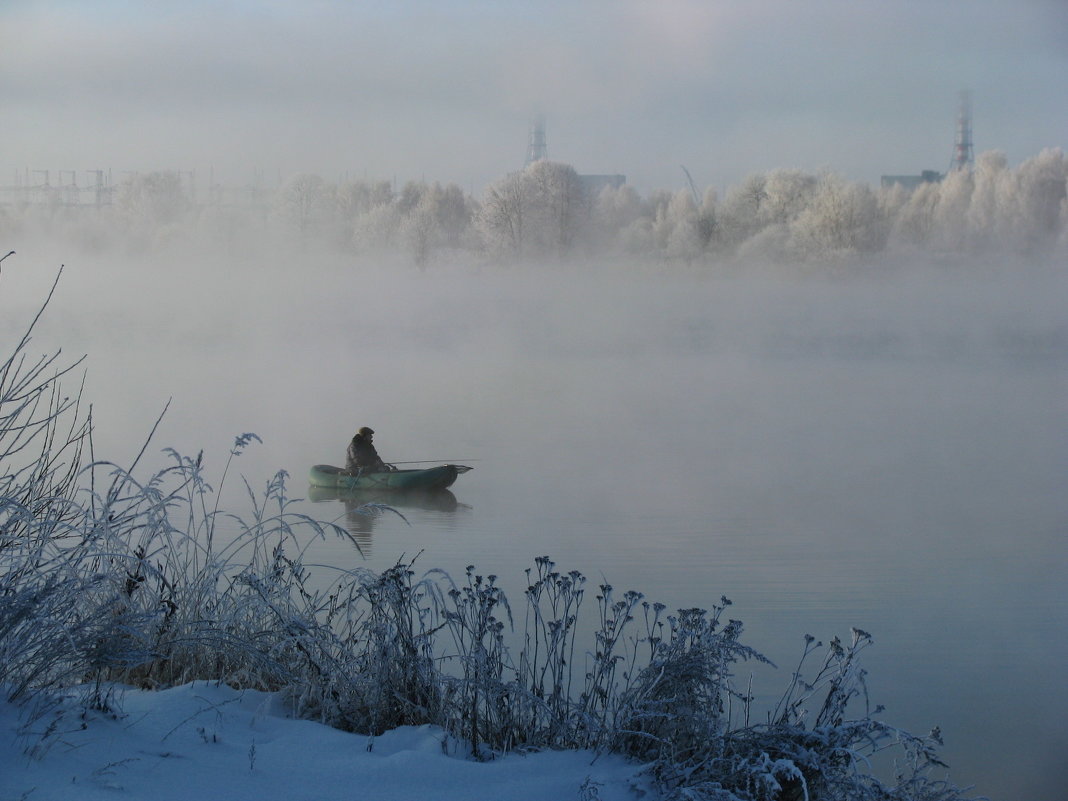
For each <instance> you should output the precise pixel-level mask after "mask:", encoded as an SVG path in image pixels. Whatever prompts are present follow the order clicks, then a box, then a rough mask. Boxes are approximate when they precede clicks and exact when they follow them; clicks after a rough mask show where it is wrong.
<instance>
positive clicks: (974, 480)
mask: <svg viewBox="0 0 1068 801" xmlns="http://www.w3.org/2000/svg"><path fill="white" fill-rule="evenodd" d="M44 267H45V265H42V268H41V270H39V271H38V272H39V273H41V274H44V273H47V272H48V270H46V269H44ZM49 269H50V268H49ZM120 269H121V270H122V271H124V272H123V273H122V276H121V280H119V278H118V277H117V276H116V275H111V274H109V271H118V270H120ZM262 270H263V268H262V265H256V264H251V263H250V264H244V265H240V264H239V265H233V264H222V265H219V264H216V265H207V266H203V265H202V266H200V267H196V268H194V267H190V266H189V265H178V264H167V265H159V264H153V265H142V266H139V267H138V268H137V269H136V270H134V269H131V267H129V266H125V265H123V266H121V267H116V266H114V265H109V264H107V263H100V264H91V265H89V264H87V265H84V266H82V267H80V268H79V267H78V266H77V265H75V266H73V267H68V273H69V274H68V275H67V276H65V278H64V282H67V283H69V285H70V286H69V287H68V286H67V285H66V283H64V284H61V290H60V292H59V296H58V297H57V299H56V301H55V302H54V307H53V308H52V309H51V310H50V314H51V321H50V322H49V321H47V320H46V328H45V333H44V334H43V336H44V338H45V340H48V339H50V338H52V337H55V338H56V339H57V340H62V342H63V344H64V346H65V348H66V349H67V351H68V352H69V351H71V350H78V351H84V352H86V353H88V354H89V356H90V359H89V366H88V370H89V380H88V382H87V383H88V388H87V393H88V394H89V395H90V397H91V399H92V400H93V401H94V404H95V410H94V414H95V416H96V419H97V438H96V439H97V441H96V448H97V452H98V455H100V453H101V451H105V452H108V453H109V457H110V458H113V459H115V460H116V461H118V462H120V463H122V462H123V461H124V460H125V461H129V459H130V458H132V457H133V456H134V455H135V454H136V453H137V451H138V450H139V449H140V444H141V439H139V438H141V437H143V434H144V433H147V431H148V429H149V428H150V427H151V424H152V423H153V422H154V421H155V417H156V416H157V415H158V413H159V412H160V410H161V409H162V407H163V404H164V403H165V402H166V401H167V399H168V398H172V397H173V402H172V406H171V409H170V410H169V411H168V413H167V415H166V416H165V417H164V421H163V423H162V424H161V425H160V429H159V432H158V433H157V435H156V438H155V439H154V440H153V442H154V443H155V444H156V445H158V446H159V448H162V447H164V446H173V447H175V448H177V449H179V450H180V451H182V452H185V453H189V454H195V453H196V451H197V450H199V449H200V448H204V449H205V451H206V455H207V457H208V459H209V460H210V461H209V464H210V463H214V464H216V465H217V466H218V469H220V470H221V466H222V463H223V462H224V461H225V459H226V456H227V450H228V448H229V445H230V442H231V441H232V439H233V437H234V435H236V434H238V433H241V432H244V431H253V432H256V433H257V434H258V435H259V436H260V437H262V438H263V440H264V442H263V444H262V445H253V446H251V447H250V448H249V449H248V450H247V451H246V453H245V454H244V455H242V456H241V457H240V459H239V460H238V463H237V468H238V469H239V470H240V472H241V473H242V474H244V475H245V476H246V477H247V478H248V479H249V481H250V483H252V485H253V486H254V487H255V486H261V485H262V484H263V483H264V482H265V481H266V479H267V478H268V477H269V476H270V475H272V474H273V472H274V471H275V470H276V469H286V470H287V471H289V473H290V474H291V479H290V486H291V491H292V493H293V494H294V495H296V496H307V494H308V493H307V486H306V473H307V468H308V466H310V465H311V464H313V463H317V462H329V463H335V464H339V463H341V461H342V460H343V458H344V450H345V445H346V443H347V441H348V438H349V437H351V435H352V433H353V432H354V431H355V429H356V428H357V427H359V426H361V425H370V426H372V427H373V428H374V429H375V430H376V432H377V435H376V443H377V445H378V448H379V451H380V452H381V454H382V455H383V457H384V458H385V459H387V460H389V461H397V462H401V461H409V460H424V459H425V460H441V461H455V462H460V463H465V464H470V465H471V466H472V467H474V468H475V469H474V470H473V471H472V472H470V473H467V474H466V475H463V476H461V477H460V479H459V480H458V481H457V483H456V485H455V486H454V487H453V490H452V496H453V498H454V500H455V503H454V504H453V503H448V504H445V505H424V506H418V505H416V506H399V507H398V508H399V509H400V511H402V512H403V514H404V515H405V517H406V518H407V522H405V521H404V520H402V519H400V518H399V517H397V516H393V515H384V516H381V517H377V518H367V517H364V516H359V515H356V516H353V515H349V514H347V511H348V510H347V509H346V506H345V504H344V503H343V502H342V501H340V500H337V499H329V498H328V499H325V500H318V501H312V500H307V501H305V502H303V503H302V504H301V507H300V508H301V509H302V510H304V511H309V512H310V513H311V514H313V515H315V516H317V517H319V518H322V519H327V520H338V521H339V522H341V523H343V524H345V525H348V526H349V527H350V528H351V530H352V532H353V533H354V535H355V536H356V537H357V539H358V540H359V541H360V542H361V544H362V547H363V551H364V554H363V557H361V556H360V555H359V554H358V553H357V552H356V551H355V550H354V549H353V548H352V546H351V544H346V543H344V542H342V541H333V542H328V543H324V544H322V545H319V546H316V548H315V549H314V550H313V555H314V558H315V559H318V560H320V561H323V562H326V563H330V564H334V565H339V566H350V565H357V564H363V565H365V566H368V567H372V568H375V569H380V568H384V567H388V566H389V565H391V564H393V563H394V562H396V561H397V560H398V559H400V558H403V557H404V556H408V557H411V556H413V555H415V554H420V555H419V558H418V561H417V563H416V564H417V566H421V567H422V568H424V569H428V570H429V569H431V568H443V569H445V570H447V571H449V572H450V573H452V574H453V575H454V576H455V577H457V578H459V577H461V576H462V575H463V569H464V567H465V566H466V565H468V564H474V565H476V566H477V567H478V569H479V571H480V572H483V573H494V574H496V575H498V576H499V577H500V583H501V584H502V585H503V586H504V587H505V588H506V590H508V591H509V592H510V594H511V595H512V597H513V599H514V602H515V603H516V604H519V603H520V602H521V600H522V597H521V593H522V589H523V587H524V586H525V576H524V573H523V571H524V569H525V568H527V567H531V566H533V559H534V558H535V557H537V556H539V555H549V556H551V557H552V558H553V559H554V560H555V561H556V563H557V564H558V566H559V567H560V568H562V569H563V570H572V569H574V570H578V571H580V572H582V573H583V574H585V575H586V576H587V577H588V579H589V581H590V584H591V585H592V586H596V584H598V583H600V582H602V581H605V580H606V581H608V582H610V583H611V584H612V585H613V586H614V587H616V588H617V590H619V591H622V590H627V589H635V590H639V591H641V592H642V593H644V594H645V595H646V597H647V598H648V599H649V600H651V601H661V602H664V603H666V604H668V606H669V607H672V608H677V607H689V606H703V607H709V606H710V605H712V604H714V603H716V602H718V599H719V598H720V597H721V596H722V595H726V596H727V597H728V598H730V599H731V600H732V601H733V606H732V608H731V610H730V616H731V617H735V618H739V619H741V620H742V621H743V622H744V624H745V631H746V635H745V637H744V640H745V641H746V642H747V643H748V644H749V645H751V646H753V647H755V648H756V649H757V650H759V651H761V652H762V653H764V654H765V655H766V656H768V657H769V658H770V659H771V660H772V661H774V662H775V663H776V664H777V665H778V666H779V668H778V669H777V670H772V669H770V668H767V667H762V666H753V667H752V669H753V670H754V672H755V674H756V682H757V686H758V687H759V688H762V694H763V696H764V697H765V698H766V699H770V695H771V693H772V692H778V691H780V690H781V689H782V688H784V687H785V685H786V682H787V680H788V678H789V674H790V671H791V670H792V669H793V666H794V664H795V662H796V660H797V658H798V657H799V655H800V653H801V647H802V638H803V636H804V635H805V634H806V633H810V634H812V635H814V636H816V637H817V638H820V639H822V640H824V641H827V640H828V639H830V638H831V637H833V636H834V635H840V636H842V637H843V639H846V638H848V636H849V631H850V627H852V626H857V627H859V628H862V629H865V630H866V631H868V632H870V633H871V634H872V635H873V637H874V639H875V645H874V646H873V647H872V648H870V649H869V650H868V651H866V652H865V665H866V667H867V668H868V671H869V679H868V686H869V691H870V694H871V698H872V702H873V703H879V704H883V705H885V707H886V712H885V715H884V719H886V720H888V721H889V722H891V723H893V724H896V725H899V726H901V727H902V728H905V729H907V730H910V731H913V732H915V733H925V732H926V731H927V730H928V729H930V728H931V727H933V726H936V725H937V726H940V727H941V729H942V732H943V734H944V737H945V741H946V747H945V750H944V754H943V755H944V757H945V759H946V760H947V761H948V762H949V764H950V766H951V772H950V778H951V779H953V780H954V781H956V782H958V783H960V784H964V785H969V784H971V785H974V786H975V791H976V792H977V793H982V794H986V795H988V796H990V797H991V798H993V799H995V801H1008V800H1009V799H1028V801H1041V800H1042V799H1048V801H1054V799H1060V798H1062V797H1063V793H1064V788H1065V787H1066V786H1068V763H1066V762H1065V759H1064V756H1065V754H1066V753H1068V750H1066V748H1068V724H1066V723H1065V721H1068V682H1066V681H1065V674H1066V668H1068V641H1066V638H1065V636H1064V634H1065V632H1066V631H1068V592H1066V590H1065V589H1064V585H1065V582H1064V578H1065V575H1066V567H1068V544H1066V533H1068V501H1066V499H1065V498H1066V494H1065V489H1066V481H1065V479H1066V477H1068V469H1066V468H1068V440H1066V431H1068V426H1066V422H1068V420H1066V416H1068V415H1066V410H1068V405H1066V400H1065V399H1066V398H1068V380H1066V376H1068V318H1066V315H1065V312H1064V308H1065V306H1064V299H1065V298H1066V297H1068V292H1066V289H1068V280H1066V277H1065V274H1064V273H1063V271H1062V272H1061V273H1060V274H1051V273H1050V272H1043V271H1032V270H1028V269H1024V268H1022V267H1021V268H1018V269H1013V268H1008V267H1004V268H1003V269H1002V270H1001V271H1000V273H999V272H998V271H985V270H980V269H974V270H973V269H972V268H971V266H970V265H964V266H960V265H958V266H955V267H946V266H941V267H936V266H933V265H928V266H925V267H922V268H915V267H912V268H904V267H895V268H890V267H884V268H881V269H879V270H874V271H873V272H872V274H870V275H866V276H862V277H858V276H852V277H849V278H846V277H837V278H828V277H825V276H824V277H814V276H809V277H806V278H802V279H797V278H785V277H781V276H774V275H770V274H768V273H767V272H765V273H764V274H762V275H760V276H759V277H753V276H732V277H720V278H716V279H707V278H704V279H699V278H694V277H681V276H671V275H670V274H669V272H668V271H666V270H665V271H662V272H646V273H644V274H641V275H638V274H629V273H624V272H622V271H618V270H611V269H607V268H597V269H594V268H591V269H590V271H589V273H586V272H584V271H583V270H581V269H579V268H574V269H563V268H560V267H555V268H545V269H539V270H534V269H526V270H517V269H512V270H506V269H504V268H496V267H494V268H490V267H484V268H471V267H464V268H458V269H452V270H449V271H444V270H442V271H434V270H431V271H428V272H427V273H417V272H414V271H413V270H411V269H410V268H406V267H404V268H396V269H392V270H386V269H381V270H370V269H356V268H353V267H349V266H346V265H331V266H329V267H319V266H314V265H309V264H299V263H287V264H285V265H283V266H281V267H280V268H278V269H277V270H270V271H268V272H262ZM127 271H128V272H127ZM131 275H132V277H131ZM101 276H103V277H104V278H105V279H106V280H115V281H116V282H117V283H116V285H121V286H123V287H125V289H124V290H123V291H124V292H125V291H126V289H128V290H130V292H129V294H128V295H126V296H123V295H119V294H117V293H112V294H109V293H106V292H103V293H93V292H92V289H91V288H92V287H97V286H99V285H100V284H99V281H100V279H101ZM6 277H7V270H6V265H5V278H6ZM40 280H41V281H42V282H43V281H44V278H41V279H40ZM27 287H29V289H33V288H34V287H35V285H34V284H33V283H32V282H30V281H28V279H27ZM139 291H140V292H141V294H138V292H139ZM146 293H147V294H146ZM87 297H90V298H92V300H90V301H87V300H86V298H87ZM136 298H141V300H136ZM144 298H149V300H147V301H146V300H144ZM72 338H73V341H72ZM157 450H158V449H156V448H153V449H151V453H152V454H155V453H156V451H157ZM149 458H150V459H151V458H152V457H151V456H150V457H149ZM160 459H162V457H160ZM591 594H592V593H591ZM587 605H588V609H587V611H588V612H591V613H592V612H593V603H592V598H589V599H588V601H587ZM749 669H750V668H749V666H745V665H743V666H741V668H740V672H742V673H746V672H748V670H749Z"/></svg>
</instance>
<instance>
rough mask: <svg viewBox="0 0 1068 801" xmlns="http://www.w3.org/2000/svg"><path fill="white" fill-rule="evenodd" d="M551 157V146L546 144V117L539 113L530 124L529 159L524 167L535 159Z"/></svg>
mask: <svg viewBox="0 0 1068 801" xmlns="http://www.w3.org/2000/svg"><path fill="white" fill-rule="evenodd" d="M547 158H549V148H548V147H546V145H545V117H544V116H542V115H541V114H539V115H538V116H536V117H535V118H534V122H533V123H532V124H531V126H530V144H529V145H528V146H527V160H526V161H525V162H524V163H523V166H524V167H529V166H530V165H531V164H533V163H534V162H535V161H541V160H542V159H547Z"/></svg>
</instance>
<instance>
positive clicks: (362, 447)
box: [345, 426, 393, 474]
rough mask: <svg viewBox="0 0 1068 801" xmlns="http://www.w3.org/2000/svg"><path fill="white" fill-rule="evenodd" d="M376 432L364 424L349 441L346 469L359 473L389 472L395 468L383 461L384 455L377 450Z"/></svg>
mask: <svg viewBox="0 0 1068 801" xmlns="http://www.w3.org/2000/svg"><path fill="white" fill-rule="evenodd" d="M374 435H375V432H374V431H372V430H371V429H370V428H368V427H367V426H364V427H363V428H361V429H360V430H359V431H357V432H356V436H354V437H353V438H352V442H350V443H349V448H348V453H347V458H346V459H345V469H346V470H347V471H348V472H350V473H353V474H357V473H361V472H362V473H388V472H390V471H392V470H393V468H392V467H390V466H389V465H388V464H386V463H385V462H383V461H382V457H381V456H379V455H378V451H377V450H375V446H374V442H373V441H372V440H373V439H374Z"/></svg>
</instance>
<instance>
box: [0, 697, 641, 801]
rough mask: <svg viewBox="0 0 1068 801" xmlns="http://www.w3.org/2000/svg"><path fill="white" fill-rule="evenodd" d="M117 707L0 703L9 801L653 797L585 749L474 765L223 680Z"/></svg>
mask: <svg viewBox="0 0 1068 801" xmlns="http://www.w3.org/2000/svg"><path fill="white" fill-rule="evenodd" d="M119 698H120V701H121V708H122V713H121V714H119V715H115V714H111V713H104V712H95V711H91V712H89V713H87V714H86V713H84V712H83V709H82V707H81V706H80V705H78V704H77V703H75V702H74V701H73V700H71V701H69V702H68V703H66V704H65V705H64V706H62V707H60V708H59V710H51V711H49V712H48V713H47V714H46V715H43V716H40V717H38V718H37V719H36V720H30V721H28V720H27V716H26V714H25V710H22V711H20V710H19V709H17V708H16V707H14V706H13V705H11V704H8V703H6V702H0V801H21V799H26V801H53V800H54V799H78V801H93V800H94V799H111V800H112V801H114V799H146V801H148V800H149V799H151V801H172V799H173V801H179V799H180V800H181V801H187V800H188V799H198V800H199V799H225V800H226V801H244V799H248V801H253V800H255V801H283V799H284V801H304V800H306V801H333V799H337V800H338V801H341V800H342V799H359V801H393V800H394V799H396V801H460V800H461V799H462V800H463V801H477V800H479V799H485V800H486V801H491V800H492V801H567V800H568V799H575V800H576V801H579V800H580V799H582V801H587V800H588V801H593V799H597V800H598V801H633V799H635V798H638V797H644V798H645V799H646V801H648V800H649V799H653V798H655V797H656V793H655V792H653V791H652V790H651V789H650V786H649V783H648V781H647V780H646V779H645V778H644V777H643V776H642V775H641V767H640V766H638V765H635V764H632V763H628V762H626V761H624V760H622V759H620V758H618V757H614V756H607V755H605V756H600V757H596V755H594V754H593V753H591V752H587V751H567V752H542V753H535V754H527V755H522V754H509V755H506V756H504V757H501V758H498V759H496V760H493V761H489V762H476V761H473V760H470V759H466V758H464V757H463V755H462V754H458V751H459V749H457V748H456V747H455V743H452V747H450V748H449V749H448V750H449V751H450V752H451V754H447V753H445V749H444V748H443V743H444V742H446V737H445V735H444V733H443V732H442V731H441V730H440V729H437V728H434V727H430V726H419V727H405V728H401V729H397V730H395V731H391V732H387V733H386V734H384V735H382V736H380V737H377V738H373V739H372V738H370V737H367V736H364V735H356V734H349V733H346V732H342V731H338V730H336V729H331V728H329V727H327V726H323V725H320V724H318V723H313V722H309V721H303V720H294V719H292V718H289V717H286V715H285V712H284V709H283V708H282V704H281V703H280V701H279V699H278V697H277V696H275V695H269V694H264V693H259V692H254V691H247V690H246V691H237V690H233V689H230V688H229V687H225V686H217V685H215V684H214V683H204V682H196V683H193V684H187V685H185V686H182V687H176V688H174V689H170V690H163V691H160V692H144V691H139V690H130V689H124V690H122V692H121V695H120V696H119ZM50 727H51V728H52V733H51V734H50V735H49V736H48V737H47V738H44V739H42V737H41V735H42V734H43V733H45V732H46V730H48V729H49V728H50ZM45 746H47V747H45ZM369 746H372V748H371V750H368V747H369ZM31 754H32V755H31Z"/></svg>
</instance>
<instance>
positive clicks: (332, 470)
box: [308, 464, 471, 490]
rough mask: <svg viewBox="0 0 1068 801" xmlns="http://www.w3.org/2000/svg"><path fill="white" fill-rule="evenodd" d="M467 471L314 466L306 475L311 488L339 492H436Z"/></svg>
mask: <svg viewBox="0 0 1068 801" xmlns="http://www.w3.org/2000/svg"><path fill="white" fill-rule="evenodd" d="M470 469H471V468H470V467H465V466H464V465H459V464H443V465H438V466H437V467H429V468H427V469H425V470H393V471H391V472H388V473H364V472H360V473H355V474H354V473H349V472H348V471H346V470H343V469H342V468H340V467H334V466H333V465H329V464H317V465H315V466H314V467H313V468H312V469H311V472H310V473H309V475H308V480H309V481H310V482H311V485H312V486H313V487H324V488H327V489H338V490H439V489H445V488H446V487H451V486H452V485H453V482H455V481H456V477H457V476H458V475H460V473H466V472H467V471H468V470H470Z"/></svg>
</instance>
